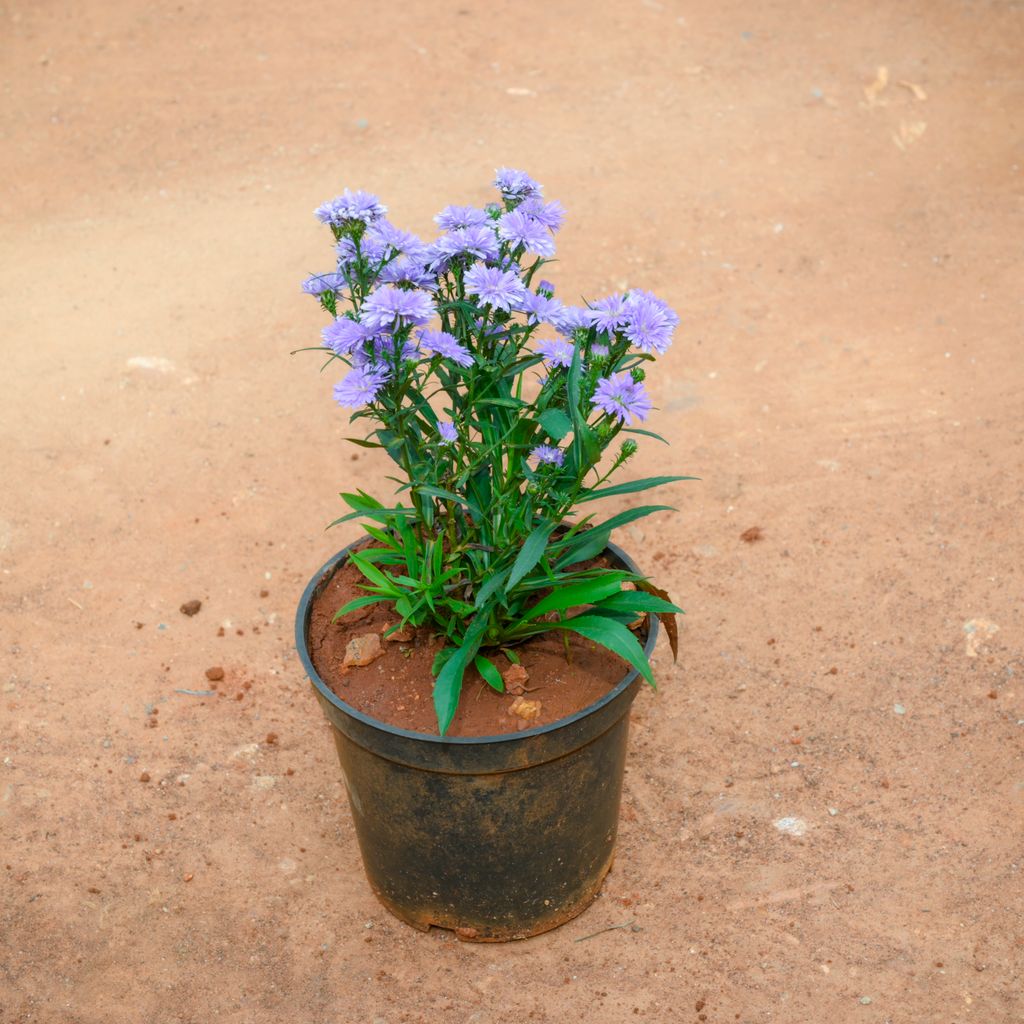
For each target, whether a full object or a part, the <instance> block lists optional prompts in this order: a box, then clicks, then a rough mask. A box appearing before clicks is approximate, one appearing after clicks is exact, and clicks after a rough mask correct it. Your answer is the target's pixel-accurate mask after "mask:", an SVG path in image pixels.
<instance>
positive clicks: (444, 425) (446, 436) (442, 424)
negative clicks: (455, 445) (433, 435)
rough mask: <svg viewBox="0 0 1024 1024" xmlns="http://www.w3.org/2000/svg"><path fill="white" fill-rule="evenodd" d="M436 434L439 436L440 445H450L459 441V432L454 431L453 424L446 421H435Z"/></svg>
mask: <svg viewBox="0 0 1024 1024" xmlns="http://www.w3.org/2000/svg"><path fill="white" fill-rule="evenodd" d="M437 432H438V434H440V435H441V444H451V443H452V442H454V441H457V440H458V439H459V432H458V431H457V430H456V429H455V424H454V423H450V422H448V421H446V420H438V421H437Z"/></svg>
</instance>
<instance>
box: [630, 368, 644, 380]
mask: <svg viewBox="0 0 1024 1024" xmlns="http://www.w3.org/2000/svg"><path fill="white" fill-rule="evenodd" d="M629 375H630V376H631V377H632V378H633V383H634V384H640V383H642V382H643V379H644V378H645V377H646V376H647V374H646V373H644V371H643V368H642V367H640V366H634V367H633V369H632V370H630V371H629Z"/></svg>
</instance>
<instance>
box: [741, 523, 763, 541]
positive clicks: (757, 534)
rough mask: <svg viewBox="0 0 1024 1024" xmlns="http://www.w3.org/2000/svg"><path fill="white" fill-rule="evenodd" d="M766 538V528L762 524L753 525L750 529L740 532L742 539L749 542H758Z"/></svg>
mask: <svg viewBox="0 0 1024 1024" xmlns="http://www.w3.org/2000/svg"><path fill="white" fill-rule="evenodd" d="M763 539H764V530H762V529H761V527H760V526H751V527H750V529H748V530H744V531H743V532H742V533H741V534H740V540H742V541H744V542H746V543H747V544H756V543H757V541H759V540H763Z"/></svg>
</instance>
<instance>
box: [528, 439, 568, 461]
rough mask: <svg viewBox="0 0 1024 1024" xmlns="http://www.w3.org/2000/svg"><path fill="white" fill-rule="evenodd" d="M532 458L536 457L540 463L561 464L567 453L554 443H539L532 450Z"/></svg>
mask: <svg viewBox="0 0 1024 1024" xmlns="http://www.w3.org/2000/svg"><path fill="white" fill-rule="evenodd" d="M530 458H531V459H536V460H537V462H538V463H540V464H543V463H545V462H546V463H548V464H549V465H552V466H560V465H562V463H563V462H565V454H564V453H563V452H562V451H561V450H560V449H558V448H556V447H554V445H550V444H539V445H537V447H536V448H534V449H533V451H532V452H530Z"/></svg>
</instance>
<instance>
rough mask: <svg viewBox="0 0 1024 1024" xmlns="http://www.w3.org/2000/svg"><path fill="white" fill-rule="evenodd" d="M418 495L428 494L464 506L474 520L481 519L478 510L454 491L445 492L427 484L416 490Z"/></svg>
mask: <svg viewBox="0 0 1024 1024" xmlns="http://www.w3.org/2000/svg"><path fill="white" fill-rule="evenodd" d="M416 490H417V492H419V493H420V494H429V495H430V496H431V497H432V498H443V499H444V500H445V501H454V502H455V503H456V504H457V505H464V506H465V507H466V508H467V509H469V511H470V513H472V515H473V518H474V519H478V520H479V519H482V518H483V516H482V515H481V513H480V509H479V508H477V506H476V505H474V504H473V502H471V501H470V500H469V499H468V498H466V497H463V496H462V495H461V494H456V493H455V492H454V491H446V490H445V489H444V488H443V487H431V486H429V485H428V484H421V485H420V486H419V487H417V488H416Z"/></svg>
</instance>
